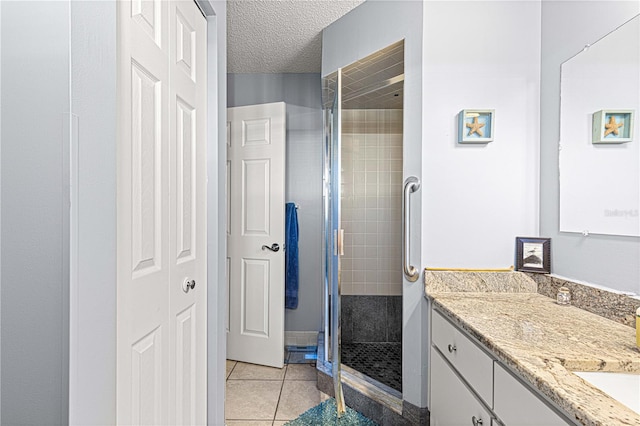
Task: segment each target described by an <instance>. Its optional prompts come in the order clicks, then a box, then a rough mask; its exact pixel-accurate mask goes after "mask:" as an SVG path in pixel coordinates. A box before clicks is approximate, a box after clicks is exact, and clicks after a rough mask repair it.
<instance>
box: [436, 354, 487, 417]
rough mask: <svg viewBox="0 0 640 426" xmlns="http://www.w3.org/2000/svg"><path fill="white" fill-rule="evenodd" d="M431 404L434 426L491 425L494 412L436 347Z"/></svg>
mask: <svg viewBox="0 0 640 426" xmlns="http://www.w3.org/2000/svg"><path fill="white" fill-rule="evenodd" d="M429 408H430V411H431V414H430V415H431V425H432V426H461V425H470V426H474V425H477V426H490V425H491V413H490V412H489V411H488V410H487V409H486V408H485V407H484V405H483V404H482V403H481V402H480V401H479V400H478V398H477V397H476V396H475V395H474V394H473V393H472V392H471V391H470V390H469V389H468V388H467V386H466V385H465V384H464V383H463V382H462V381H461V380H460V379H459V378H458V376H457V375H456V373H454V371H453V370H452V369H451V367H449V365H448V364H447V363H446V362H445V360H444V359H443V358H442V356H441V355H440V353H439V352H438V351H436V350H434V349H433V348H432V349H431V407H429Z"/></svg>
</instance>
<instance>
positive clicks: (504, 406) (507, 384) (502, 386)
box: [493, 363, 570, 426]
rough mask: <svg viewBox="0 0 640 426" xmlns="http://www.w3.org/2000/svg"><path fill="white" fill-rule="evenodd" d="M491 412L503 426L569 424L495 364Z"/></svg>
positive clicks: (562, 425) (558, 425) (557, 425)
mask: <svg viewBox="0 0 640 426" xmlns="http://www.w3.org/2000/svg"><path fill="white" fill-rule="evenodd" d="M494 374H495V376H494V379H495V382H494V390H493V397H494V399H493V403H494V406H493V410H494V412H495V413H496V415H497V416H498V417H499V418H500V420H501V421H502V422H503V423H504V424H505V426H539V425H545V426H566V425H567V424H570V423H568V422H566V421H565V420H564V419H563V418H562V417H560V416H559V415H558V414H556V412H555V411H553V410H552V409H551V408H549V406H547V405H546V404H545V403H544V402H542V401H541V400H540V399H539V398H538V397H537V396H536V395H534V394H533V393H532V392H531V391H530V390H529V389H527V388H526V387H525V386H524V385H523V384H522V383H520V382H519V381H518V380H517V379H516V378H514V377H513V376H512V375H511V373H509V372H508V371H507V370H505V369H504V367H502V366H501V365H500V364H498V363H496V365H495V370H494Z"/></svg>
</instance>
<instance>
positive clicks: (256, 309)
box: [241, 259, 270, 337]
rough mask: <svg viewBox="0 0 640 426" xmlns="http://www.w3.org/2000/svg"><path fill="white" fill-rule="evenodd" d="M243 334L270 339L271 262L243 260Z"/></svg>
mask: <svg viewBox="0 0 640 426" xmlns="http://www.w3.org/2000/svg"><path fill="white" fill-rule="evenodd" d="M242 263H243V266H244V268H243V269H242V307H241V309H242V334H244V335H253V336H264V337H269V316H268V314H269V263H270V262H269V260H261V259H242Z"/></svg>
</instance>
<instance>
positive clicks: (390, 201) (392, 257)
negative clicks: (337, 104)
mask: <svg viewBox="0 0 640 426" xmlns="http://www.w3.org/2000/svg"><path fill="white" fill-rule="evenodd" d="M401 215H402V110H401V109H386V110H384V109H366V110H365V109H351V110H344V111H343V119H342V225H343V229H344V232H345V253H344V257H342V264H341V275H342V294H345V295H401V294H402V259H401V254H402V253H401V244H402V240H401V232H402V222H401Z"/></svg>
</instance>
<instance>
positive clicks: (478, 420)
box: [471, 416, 483, 426]
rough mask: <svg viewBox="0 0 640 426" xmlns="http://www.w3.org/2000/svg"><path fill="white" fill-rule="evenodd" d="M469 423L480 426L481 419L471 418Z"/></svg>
mask: <svg viewBox="0 0 640 426" xmlns="http://www.w3.org/2000/svg"><path fill="white" fill-rule="evenodd" d="M471 423H472V424H473V426H482V424H483V423H482V419H479V418H477V417H476V416H473V417H471Z"/></svg>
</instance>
